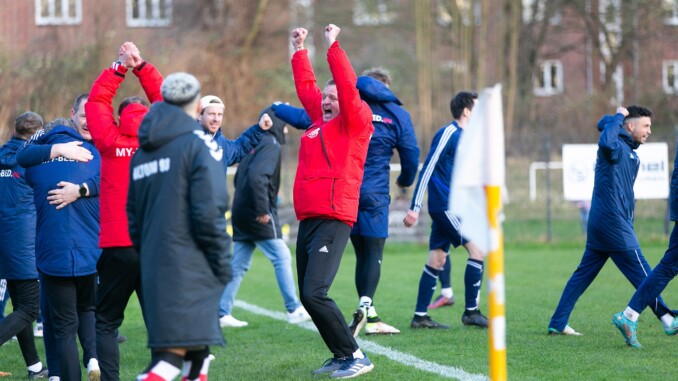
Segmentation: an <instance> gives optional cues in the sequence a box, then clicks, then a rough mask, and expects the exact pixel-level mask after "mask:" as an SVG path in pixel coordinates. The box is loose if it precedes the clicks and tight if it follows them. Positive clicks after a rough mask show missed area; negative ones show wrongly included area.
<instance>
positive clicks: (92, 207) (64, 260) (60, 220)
mask: <svg viewBox="0 0 678 381" xmlns="http://www.w3.org/2000/svg"><path fill="white" fill-rule="evenodd" d="M72 141H81V142H83V144H82V147H84V148H86V149H88V150H89V151H90V152H92V155H93V156H94V159H92V160H90V161H89V162H87V163H81V162H76V161H71V160H69V159H65V158H63V157H57V158H54V159H51V160H48V161H45V162H43V163H42V164H39V165H36V166H34V167H30V168H27V169H26V180H27V182H28V184H29V185H30V186H31V187H33V192H34V195H33V196H34V199H35V208H36V210H37V217H38V218H37V227H36V247H35V252H36V259H37V267H38V270H40V271H41V272H42V273H44V274H47V275H52V276H60V277H74V276H84V275H90V274H94V273H96V263H97V261H98V259H99V255H100V254H101V250H100V249H99V198H98V197H96V196H97V195H98V189H99V181H98V179H99V168H100V166H101V156H100V155H99V152H98V151H97V150H96V148H94V146H93V145H92V144H91V143H89V142H87V141H86V140H85V139H84V138H83V137H82V136H81V135H80V134H79V133H78V132H77V131H75V130H74V129H72V128H70V127H66V126H57V127H55V128H54V129H53V130H51V131H50V132H48V133H46V134H44V135H42V136H40V137H39V138H37V139H36V142H37V143H39V144H47V145H49V144H57V143H68V142H72ZM23 151H25V149H24V150H23ZM23 151H22V152H23ZM62 180H63V181H68V182H71V183H75V184H82V183H84V182H87V183H88V186H89V188H90V197H85V198H80V199H78V200H76V201H75V202H73V203H71V204H69V205H67V206H66V207H65V208H63V209H59V210H57V209H56V207H55V206H54V205H50V204H49V201H48V200H47V196H48V192H49V191H50V190H52V189H55V188H57V186H56V184H57V183H58V182H60V181H62Z"/></svg>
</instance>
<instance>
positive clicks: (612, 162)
mask: <svg viewBox="0 0 678 381" xmlns="http://www.w3.org/2000/svg"><path fill="white" fill-rule="evenodd" d="M623 123H624V116H623V115H622V114H616V115H606V116H604V117H603V118H602V119H600V121H599V122H598V129H599V130H600V131H602V133H601V135H600V139H599V140H598V158H597V160H596V170H595V179H594V185H593V197H592V199H591V211H590V212H589V224H588V231H587V239H586V247H587V248H589V249H593V250H600V251H608V252H609V251H626V250H635V249H638V248H640V245H639V244H638V238H637V237H636V233H635V232H634V230H633V211H634V204H635V197H634V193H633V184H634V183H635V182H636V176H637V175H638V168H640V160H639V159H638V154H636V152H635V150H636V148H638V147H639V146H640V143H638V142H636V141H634V140H633V139H632V138H631V135H629V134H628V132H626V130H624V129H623Z"/></svg>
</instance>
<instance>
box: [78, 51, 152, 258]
mask: <svg viewBox="0 0 678 381" xmlns="http://www.w3.org/2000/svg"><path fill="white" fill-rule="evenodd" d="M126 73H127V68H125V67H124V66H118V67H117V70H116V69H113V68H109V69H106V70H104V71H103V72H102V73H101V75H99V78H97V80H96V81H94V84H93V85H92V89H91V90H90V93H89V98H88V99H87V103H85V115H86V117H87V127H88V128H89V132H90V134H92V141H93V142H94V146H95V147H96V148H97V149H98V150H99V153H100V154H101V191H100V195H99V197H100V202H101V205H100V222H101V233H100V234H99V247H101V248H108V247H128V246H132V241H131V239H130V237H129V231H128V228H127V211H126V204H127V188H128V186H129V164H130V161H131V160H132V155H134V152H136V150H137V148H139V138H138V136H137V133H138V130H139V126H140V125H141V120H142V119H143V118H144V116H145V115H146V113H147V112H148V107H146V106H144V105H142V104H138V103H131V104H129V105H128V106H127V107H125V109H124V110H123V111H122V113H121V114H120V124H119V125H118V123H116V121H115V116H114V114H113V98H114V97H115V94H116V92H117V91H118V88H119V87H120V83H122V81H123V80H124V79H125V74H126ZM133 73H134V74H135V75H136V76H137V77H139V82H141V86H142V87H143V89H144V92H145V93H146V96H147V97H148V99H149V100H150V101H151V102H159V101H162V95H161V94H160V86H161V85H162V75H161V74H160V72H158V69H156V68H155V66H153V65H151V64H150V63H148V62H143V63H141V64H140V65H139V66H137V67H136V68H135V69H134V71H133Z"/></svg>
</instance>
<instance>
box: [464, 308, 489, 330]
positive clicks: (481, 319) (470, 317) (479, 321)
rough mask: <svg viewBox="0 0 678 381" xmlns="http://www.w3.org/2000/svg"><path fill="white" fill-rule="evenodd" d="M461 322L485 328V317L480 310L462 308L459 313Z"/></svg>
mask: <svg viewBox="0 0 678 381" xmlns="http://www.w3.org/2000/svg"><path fill="white" fill-rule="evenodd" d="M461 322H462V324H464V325H474V326H476V327H480V328H487V324H488V322H487V317H485V315H483V314H482V313H481V312H480V310H464V314H463V315H461Z"/></svg>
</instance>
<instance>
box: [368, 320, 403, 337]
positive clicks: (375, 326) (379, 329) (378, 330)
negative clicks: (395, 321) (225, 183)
mask: <svg viewBox="0 0 678 381" xmlns="http://www.w3.org/2000/svg"><path fill="white" fill-rule="evenodd" d="M365 333H366V334H368V335H395V334H398V333H400V330H399V329H398V328H396V327H392V326H390V325H388V324H386V323H384V322H383V321H378V322H376V323H367V324H366V325H365Z"/></svg>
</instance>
